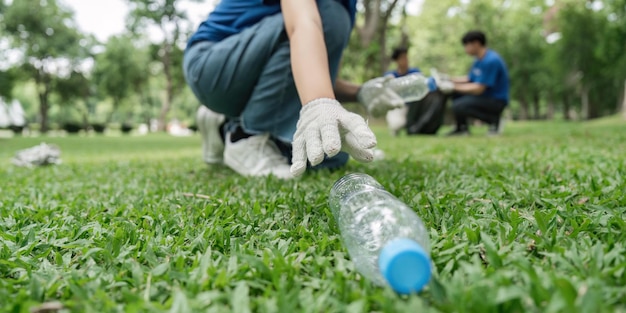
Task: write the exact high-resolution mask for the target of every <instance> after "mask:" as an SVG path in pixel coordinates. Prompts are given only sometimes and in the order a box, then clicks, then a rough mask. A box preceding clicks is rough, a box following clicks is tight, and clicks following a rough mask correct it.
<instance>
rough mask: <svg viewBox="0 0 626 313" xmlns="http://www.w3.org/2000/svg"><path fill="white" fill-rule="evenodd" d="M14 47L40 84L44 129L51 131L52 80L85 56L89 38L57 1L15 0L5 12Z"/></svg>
mask: <svg viewBox="0 0 626 313" xmlns="http://www.w3.org/2000/svg"><path fill="white" fill-rule="evenodd" d="M3 16H4V17H3V19H4V24H5V30H6V32H7V33H8V34H11V38H10V39H11V43H12V46H13V47H14V48H16V49H18V50H19V51H20V52H21V54H22V60H21V62H22V70H24V71H25V73H28V74H29V75H30V77H31V78H32V79H33V80H34V81H35V83H36V85H37V96H38V99H39V119H40V123H41V131H42V132H44V133H45V132H46V131H48V110H49V108H50V106H51V104H50V102H49V97H50V94H51V93H52V92H53V80H54V78H55V77H56V76H59V75H61V76H62V75H63V74H69V73H70V72H71V71H72V68H71V66H72V65H73V64H76V62H72V60H75V59H77V58H81V57H84V56H85V47H84V46H85V45H86V44H87V42H86V41H81V40H82V39H83V37H82V36H81V34H80V33H79V32H78V30H77V29H76V27H75V24H74V21H73V14H72V12H71V11H70V10H68V9H67V8H65V7H63V6H61V5H60V4H59V3H58V2H57V1H56V0H47V1H39V0H20V1H13V2H12V3H11V4H10V5H9V6H8V7H7V8H6V9H5V10H4V14H3Z"/></svg>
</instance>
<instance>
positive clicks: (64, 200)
mask: <svg viewBox="0 0 626 313" xmlns="http://www.w3.org/2000/svg"><path fill="white" fill-rule="evenodd" d="M377 132H378V134H379V136H378V137H379V146H380V147H381V148H382V149H384V150H385V152H386V155H387V159H386V160H385V161H383V162H377V163H371V164H366V165H363V164H359V163H355V162H352V163H350V164H349V166H348V167H347V168H346V169H345V170H342V171H339V172H334V173H328V172H318V173H312V174H308V175H306V176H305V177H304V178H302V179H299V180H294V181H287V182H283V181H279V180H277V179H274V178H265V179H250V178H242V177H239V176H236V175H234V174H233V172H232V171H230V170H228V169H226V168H222V167H218V166H213V167H208V166H206V165H204V164H203V163H202V162H201V161H200V159H199V153H200V149H199V138H198V137H190V138H175V137H169V136H165V135H151V136H147V137H95V136H94V137H65V138H14V139H0V181H1V183H0V312H29V311H30V310H31V309H33V308H36V307H37V306H38V305H39V304H41V303H44V302H51V301H60V302H62V303H63V304H64V305H65V307H66V308H67V309H66V310H64V311H62V312H236V313H239V312H481V313H486V312H590V313H591V312H594V313H596V312H626V287H625V286H626V221H625V220H626V195H625V193H624V191H625V190H626V183H625V182H624V178H625V177H626V157H625V156H624V154H625V152H626V123H624V122H623V121H619V120H617V119H612V120H607V121H599V122H593V123H588V124H583V123H564V122H562V123H523V124H510V125H507V129H506V133H505V135H504V136H502V137H498V138H489V137H486V136H484V135H483V134H484V129H477V130H476V135H474V136H472V137H470V138H454V139H450V138H442V137H439V138H428V137H410V138H409V137H406V136H402V137H400V138H392V137H390V136H389V135H388V133H387V131H386V130H385V129H384V128H378V129H377ZM41 141H46V142H50V143H55V144H58V145H59V146H60V147H61V149H62V151H63V154H62V159H63V164H62V165H59V166H55V167H47V168H37V169H23V168H15V167H13V166H12V165H11V164H10V161H9V160H10V157H11V156H12V155H13V154H14V153H15V151H17V150H18V149H22V148H26V147H30V146H33V145H36V144H38V143H39V142H41ZM348 172H365V173H368V174H370V175H372V176H373V177H375V178H376V179H377V180H379V181H380V182H381V183H382V184H383V185H384V186H385V187H386V188H387V189H388V190H389V191H390V192H392V193H393V194H395V195H396V196H398V197H399V198H400V199H401V200H403V201H404V202H406V203H408V204H409V205H410V206H411V207H413V208H414V209H415V211H416V212H417V213H418V215H419V216H421V217H422V218H423V220H424V222H425V223H426V225H427V226H428V228H429V229H430V237H431V241H432V248H431V249H432V258H433V261H434V264H435V267H436V271H435V277H434V279H433V280H432V281H431V283H430V285H429V286H428V287H427V288H426V290H425V291H424V292H422V293H421V294H420V295H414V296H398V295H396V294H395V293H393V292H392V291H391V290H389V289H386V288H379V287H376V286H373V285H372V284H371V283H370V282H368V281H367V280H365V279H362V278H361V277H360V276H359V275H358V274H357V273H356V272H355V271H354V266H353V264H352V263H351V261H350V259H349V256H348V255H347V252H346V250H345V248H344V246H343V245H342V243H341V238H340V236H339V235H338V233H337V226H336V224H335V222H334V220H333V219H332V216H331V214H330V211H329V209H328V206H327V196H328V191H329V189H330V187H331V186H332V184H333V182H334V181H335V180H337V179H338V178H340V177H341V176H342V175H344V174H346V173H348Z"/></svg>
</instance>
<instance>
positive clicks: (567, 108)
mask: <svg viewBox="0 0 626 313" xmlns="http://www.w3.org/2000/svg"><path fill="white" fill-rule="evenodd" d="M563 118H564V119H565V120H566V121H570V120H571V119H572V115H570V103H569V97H568V96H567V95H566V94H564V95H563Z"/></svg>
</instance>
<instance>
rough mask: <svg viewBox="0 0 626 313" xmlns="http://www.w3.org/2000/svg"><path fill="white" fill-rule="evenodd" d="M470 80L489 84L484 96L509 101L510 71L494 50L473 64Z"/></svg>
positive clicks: (488, 51)
mask: <svg viewBox="0 0 626 313" xmlns="http://www.w3.org/2000/svg"><path fill="white" fill-rule="evenodd" d="M469 80H470V81H471V82H473V83H478V84H481V85H485V86H487V89H485V91H484V92H483V94H482V95H483V96H486V97H490V98H495V99H498V100H504V101H507V102H508V101H509V72H508V70H507V68H506V64H505V63H504V60H502V58H501V57H500V55H499V54H498V53H496V52H495V51H493V50H490V49H489V50H487V53H486V54H485V56H484V57H483V58H482V59H477V60H476V61H475V62H474V64H473V65H472V69H471V70H470V73H469Z"/></svg>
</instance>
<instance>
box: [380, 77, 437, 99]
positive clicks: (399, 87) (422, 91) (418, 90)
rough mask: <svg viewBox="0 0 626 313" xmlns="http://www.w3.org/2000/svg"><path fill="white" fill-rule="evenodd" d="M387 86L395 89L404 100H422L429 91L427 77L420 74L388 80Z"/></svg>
mask: <svg viewBox="0 0 626 313" xmlns="http://www.w3.org/2000/svg"><path fill="white" fill-rule="evenodd" d="M386 86H387V87H388V88H390V89H391V90H393V91H395V93H396V94H398V96H400V97H401V98H402V99H404V101H405V102H413V101H419V100H422V99H423V98H424V97H426V95H427V94H428V92H429V91H430V89H429V87H428V78H427V77H425V76H423V75H421V74H410V75H406V76H401V77H397V78H393V79H391V80H389V81H388V82H387V84H386Z"/></svg>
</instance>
